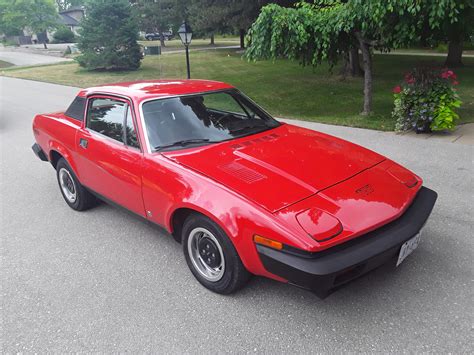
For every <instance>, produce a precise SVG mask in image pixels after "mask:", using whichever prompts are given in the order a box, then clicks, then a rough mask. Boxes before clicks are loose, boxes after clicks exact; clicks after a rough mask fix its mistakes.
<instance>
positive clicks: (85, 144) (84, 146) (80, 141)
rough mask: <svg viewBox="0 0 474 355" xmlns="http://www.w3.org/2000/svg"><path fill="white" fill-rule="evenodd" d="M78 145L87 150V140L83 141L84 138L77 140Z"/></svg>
mask: <svg viewBox="0 0 474 355" xmlns="http://www.w3.org/2000/svg"><path fill="white" fill-rule="evenodd" d="M79 145H80V146H81V147H82V148H84V149H86V148H87V139H84V138H79Z"/></svg>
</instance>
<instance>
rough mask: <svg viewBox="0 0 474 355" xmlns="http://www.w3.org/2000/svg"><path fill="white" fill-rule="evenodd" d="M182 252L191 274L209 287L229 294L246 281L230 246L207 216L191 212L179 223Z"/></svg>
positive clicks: (240, 265) (225, 236)
mask: <svg viewBox="0 0 474 355" xmlns="http://www.w3.org/2000/svg"><path fill="white" fill-rule="evenodd" d="M182 237H183V238H182V243H183V251H184V256H185V258H186V262H187V264H188V266H189V268H190V270H191V272H192V273H193V275H194V277H195V278H196V279H197V280H198V281H199V282H200V283H201V284H202V285H203V286H204V287H206V288H208V289H209V290H211V291H213V292H216V293H221V294H230V293H233V292H235V291H237V290H238V289H240V288H241V287H242V286H244V285H245V283H246V282H247V281H248V279H249V277H250V273H249V272H248V271H247V270H246V269H245V267H244V265H243V264H242V261H241V260H240V257H239V255H238V254H237V251H236V250H235V248H234V245H233V244H232V242H231V241H230V239H229V237H228V236H227V235H226V234H225V232H224V231H223V230H222V229H221V228H220V227H219V226H218V225H217V224H216V223H214V222H213V221H211V220H210V219H209V218H207V217H205V216H202V215H198V214H195V215H191V216H190V217H188V218H187V219H186V221H185V223H184V226H183V235H182Z"/></svg>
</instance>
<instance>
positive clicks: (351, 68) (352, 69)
mask: <svg viewBox="0 0 474 355" xmlns="http://www.w3.org/2000/svg"><path fill="white" fill-rule="evenodd" d="M340 74H341V75H342V76H343V77H344V79H345V78H346V77H347V76H351V77H357V76H363V75H364V71H363V70H362V68H361V67H360V61H359V47H355V48H350V49H349V51H348V52H347V53H344V55H343V57H342V68H341V71H340Z"/></svg>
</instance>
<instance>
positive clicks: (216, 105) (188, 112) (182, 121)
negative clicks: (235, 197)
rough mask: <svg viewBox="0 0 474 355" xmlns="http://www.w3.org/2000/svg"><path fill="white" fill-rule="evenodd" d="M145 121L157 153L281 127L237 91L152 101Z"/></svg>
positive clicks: (145, 110)
mask: <svg viewBox="0 0 474 355" xmlns="http://www.w3.org/2000/svg"><path fill="white" fill-rule="evenodd" d="M143 118H144V121H145V126H146V132H147V135H148V140H149V142H150V146H151V147H152V149H154V150H155V151H156V150H163V149H166V150H171V149H179V148H182V147H185V146H189V145H193V146H195V145H200V144H212V143H217V142H221V141H224V140H229V139H233V138H236V137H241V136H245V135H249V134H253V133H257V132H261V131H264V130H267V129H270V128H273V127H277V126H279V123H278V121H276V120H274V119H273V118H272V117H271V116H270V115H269V114H267V113H266V112H264V111H263V110H262V109H261V108H259V107H258V106H257V105H255V104H254V103H253V102H252V101H250V100H249V99H248V98H247V97H245V96H244V95H242V94H241V93H239V92H238V91H236V90H228V91H219V92H212V93H203V94H197V95H190V96H181V97H172V98H168V99H157V100H153V101H148V102H146V103H144V104H143Z"/></svg>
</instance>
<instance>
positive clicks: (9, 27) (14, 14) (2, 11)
mask: <svg viewBox="0 0 474 355" xmlns="http://www.w3.org/2000/svg"><path fill="white" fill-rule="evenodd" d="M14 5H15V2H12V1H11V0H0V33H3V34H5V35H7V36H16V35H19V34H20V33H21V32H22V30H23V23H24V15H23V14H22V13H21V12H20V11H19V10H18V9H17V8H16V6H14Z"/></svg>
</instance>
